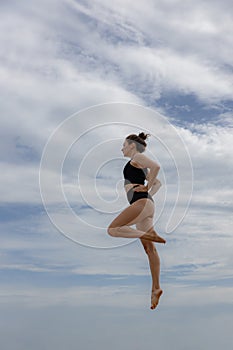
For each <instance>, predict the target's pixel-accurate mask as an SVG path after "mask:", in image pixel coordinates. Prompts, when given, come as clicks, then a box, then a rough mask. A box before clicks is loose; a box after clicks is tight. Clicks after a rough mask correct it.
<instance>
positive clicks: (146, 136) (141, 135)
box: [138, 132, 150, 140]
mask: <svg viewBox="0 0 233 350" xmlns="http://www.w3.org/2000/svg"><path fill="white" fill-rule="evenodd" d="M148 136H150V134H145V133H144V132H140V133H139V134H138V137H140V138H141V139H143V140H146V139H147V138H148Z"/></svg>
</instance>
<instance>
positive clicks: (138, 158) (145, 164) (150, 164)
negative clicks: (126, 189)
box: [133, 153, 160, 191]
mask: <svg viewBox="0 0 233 350" xmlns="http://www.w3.org/2000/svg"><path fill="white" fill-rule="evenodd" d="M133 161H134V162H136V163H137V164H139V165H140V166H141V167H142V168H149V169H150V172H149V176H148V178H147V180H148V183H147V186H145V187H146V190H147V191H149V190H150V189H151V187H152V186H153V184H154V182H155V179H156V177H157V175H158V172H159V170H160V166H159V165H158V163H156V162H155V161H154V160H151V159H150V158H148V157H146V156H145V155H144V154H142V153H136V154H135V156H134V158H133ZM136 189H137V187H136V188H135V190H136ZM138 190H139V189H138Z"/></svg>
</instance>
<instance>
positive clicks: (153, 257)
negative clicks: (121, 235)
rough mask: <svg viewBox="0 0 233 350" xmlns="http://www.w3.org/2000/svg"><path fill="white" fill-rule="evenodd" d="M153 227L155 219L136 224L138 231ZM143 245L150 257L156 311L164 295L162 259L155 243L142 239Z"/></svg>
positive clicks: (152, 306) (152, 299)
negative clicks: (161, 279)
mask: <svg viewBox="0 0 233 350" xmlns="http://www.w3.org/2000/svg"><path fill="white" fill-rule="evenodd" d="M152 225H153V218H146V219H144V220H143V221H141V222H139V223H137V224H136V226H137V228H138V229H141V230H148V228H151V227H152ZM141 242H142V245H143V247H144V249H145V252H146V254H147V256H148V260H149V265H150V271H151V277H152V291H151V309H155V308H156V306H157V305H158V302H159V298H160V296H161V295H162V292H163V291H162V289H161V288H160V283H159V278H160V259H159V255H158V252H157V250H156V247H155V245H154V243H153V242H149V241H148V240H144V239H141Z"/></svg>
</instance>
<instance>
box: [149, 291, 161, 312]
mask: <svg viewBox="0 0 233 350" xmlns="http://www.w3.org/2000/svg"><path fill="white" fill-rule="evenodd" d="M162 294H163V291H162V289H155V290H153V291H152V292H151V307H150V308H151V310H154V309H155V308H156V306H157V305H158V303H159V298H160V297H161V295H162Z"/></svg>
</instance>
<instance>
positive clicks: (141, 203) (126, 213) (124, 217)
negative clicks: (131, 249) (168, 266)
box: [108, 198, 166, 243]
mask: <svg viewBox="0 0 233 350" xmlns="http://www.w3.org/2000/svg"><path fill="white" fill-rule="evenodd" d="M153 214H154V203H153V202H152V201H151V200H150V199H147V198H142V199H139V200H137V201H136V202H134V203H133V204H131V205H130V206H129V207H127V208H126V209H124V210H123V211H122V212H121V213H120V214H119V215H118V216H117V217H116V218H115V219H114V220H113V221H112V223H111V224H110V225H109V227H108V233H109V235H110V236H113V237H125V238H140V237H142V238H144V239H148V240H151V241H155V242H159V243H165V242H166V241H165V240H164V239H163V238H162V237H159V236H158V235H157V233H156V232H155V231H154V230H153V231H152V230H150V231H149V232H147V233H145V232H146V231H142V230H138V229H134V228H132V227H129V226H130V225H134V224H136V223H137V222H140V221H142V220H143V219H145V218H146V217H148V216H153Z"/></svg>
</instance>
